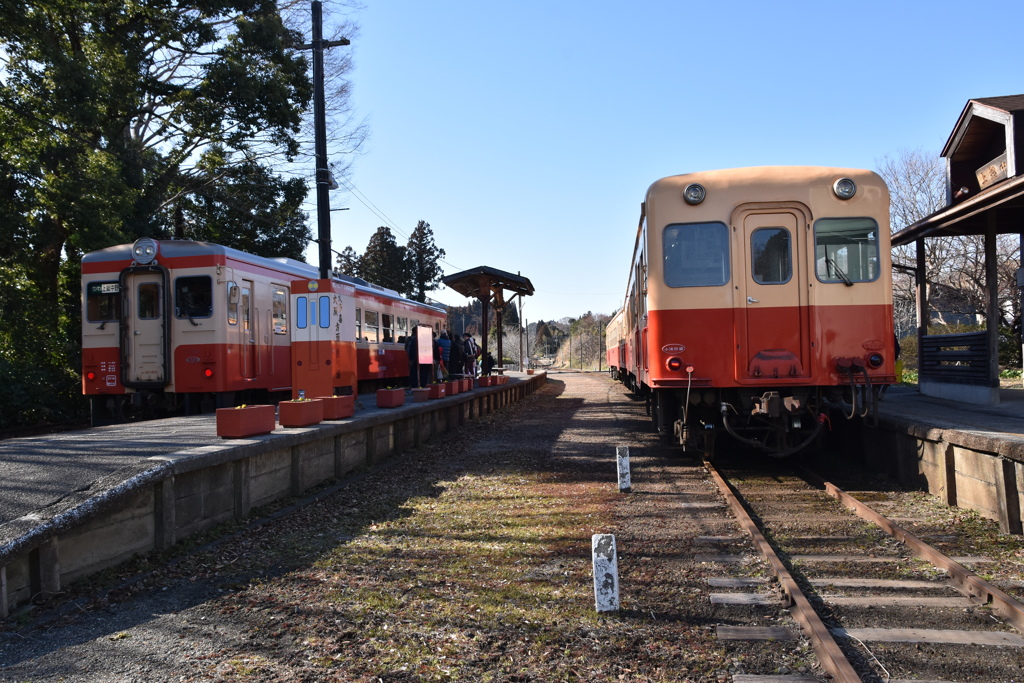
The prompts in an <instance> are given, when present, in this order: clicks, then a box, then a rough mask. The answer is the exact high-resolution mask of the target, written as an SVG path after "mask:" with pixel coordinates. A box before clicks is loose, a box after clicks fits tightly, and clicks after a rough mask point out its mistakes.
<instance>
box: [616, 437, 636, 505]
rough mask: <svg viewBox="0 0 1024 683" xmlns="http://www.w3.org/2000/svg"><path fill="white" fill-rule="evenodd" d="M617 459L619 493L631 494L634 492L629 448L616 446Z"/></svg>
mask: <svg viewBox="0 0 1024 683" xmlns="http://www.w3.org/2000/svg"><path fill="white" fill-rule="evenodd" d="M615 458H616V460H617V461H618V465H619V493H629V492H630V491H632V490H633V486H632V483H631V482H630V478H629V446H616V447H615Z"/></svg>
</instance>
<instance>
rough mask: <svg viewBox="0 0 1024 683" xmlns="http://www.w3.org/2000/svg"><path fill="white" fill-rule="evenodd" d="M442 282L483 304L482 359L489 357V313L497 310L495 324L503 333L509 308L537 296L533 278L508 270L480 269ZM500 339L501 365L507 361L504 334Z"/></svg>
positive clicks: (499, 358)
mask: <svg viewBox="0 0 1024 683" xmlns="http://www.w3.org/2000/svg"><path fill="white" fill-rule="evenodd" d="M441 282H443V283H444V284H446V285H448V286H449V287H451V288H452V289H454V290H455V291H456V292H458V293H459V294H461V295H463V296H465V297H467V298H470V299H477V300H479V301H480V307H481V311H480V313H481V320H482V325H483V330H482V331H481V335H480V336H481V337H482V339H481V340H480V348H481V357H486V356H487V336H488V334H487V321H488V318H489V317H490V316H489V315H488V312H489V310H490V308H491V307H493V308H494V314H495V322H496V323H497V325H498V330H499V331H500V330H501V318H502V313H503V312H504V311H505V307H506V306H507V305H508V304H510V303H512V301H513V300H514V299H515V297H517V296H519V297H523V296H533V283H531V282H530V279H529V278H526V277H523V276H522V275H519V274H516V275H513V274H512V273H506V272H505V271H504V270H498V269H497V268H491V267H490V266H478V267H476V268H471V269H470V270H464V271H462V272H461V273H455V274H453V275H449V276H448V277H445V278H442V279H441ZM497 338H498V363H499V365H500V364H501V363H502V360H501V359H502V358H504V354H503V351H504V349H502V344H501V334H498V335H497Z"/></svg>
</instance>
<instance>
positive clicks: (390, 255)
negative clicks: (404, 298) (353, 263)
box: [359, 225, 410, 295]
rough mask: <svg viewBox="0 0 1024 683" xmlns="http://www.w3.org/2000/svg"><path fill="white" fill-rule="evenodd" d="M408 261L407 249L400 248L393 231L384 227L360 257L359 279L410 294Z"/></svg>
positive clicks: (379, 229) (381, 227) (372, 238)
mask: <svg viewBox="0 0 1024 683" xmlns="http://www.w3.org/2000/svg"><path fill="white" fill-rule="evenodd" d="M407 259H408V256H407V254H406V249H405V247H402V246H399V244H398V242H397V241H395V236H394V235H393V234H391V230H390V229H389V228H387V227H386V226H383V225H382V226H380V227H379V228H377V232H375V233H373V235H372V236H371V237H370V242H369V243H368V244H367V245H366V251H365V252H364V253H363V255H362V256H360V257H359V277H361V278H363V279H364V280H368V281H369V282H372V283H373V284H375V285H381V286H382V287H387V288H389V289H393V290H395V291H396V292H398V293H399V294H403V295H405V294H408V293H409V290H410V281H409V277H408V273H407V271H406V261H407Z"/></svg>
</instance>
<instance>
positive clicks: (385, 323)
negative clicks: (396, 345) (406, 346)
mask: <svg viewBox="0 0 1024 683" xmlns="http://www.w3.org/2000/svg"><path fill="white" fill-rule="evenodd" d="M380 322H381V327H383V328H384V341H386V342H393V341H395V316H393V315H391V314H390V313H381V315H380Z"/></svg>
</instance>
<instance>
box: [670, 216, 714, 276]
mask: <svg viewBox="0 0 1024 683" xmlns="http://www.w3.org/2000/svg"><path fill="white" fill-rule="evenodd" d="M662 257H663V259H664V272H665V284H666V285H668V286H669V287H716V286H719V285H724V284H725V283H727V282H728V281H729V228H727V227H726V225H725V223H683V224H676V225H669V226H667V227H666V228H665V231H664V233H663V234H662Z"/></svg>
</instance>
